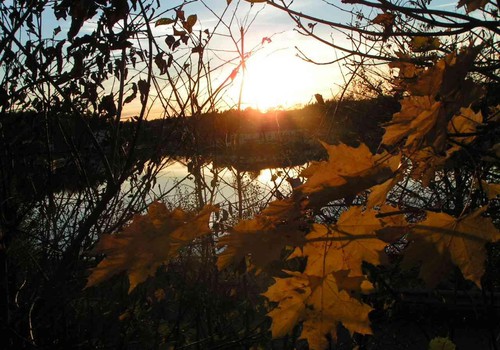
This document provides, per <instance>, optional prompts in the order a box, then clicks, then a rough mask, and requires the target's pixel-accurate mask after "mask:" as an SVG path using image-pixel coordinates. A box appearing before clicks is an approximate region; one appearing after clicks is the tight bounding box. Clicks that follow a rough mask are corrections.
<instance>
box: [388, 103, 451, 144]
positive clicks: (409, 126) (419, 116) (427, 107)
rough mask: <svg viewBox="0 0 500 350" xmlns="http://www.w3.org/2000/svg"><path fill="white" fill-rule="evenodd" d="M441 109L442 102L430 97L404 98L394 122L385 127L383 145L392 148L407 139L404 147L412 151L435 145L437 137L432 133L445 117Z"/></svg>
mask: <svg viewBox="0 0 500 350" xmlns="http://www.w3.org/2000/svg"><path fill="white" fill-rule="evenodd" d="M441 108H442V104H441V102H437V101H435V100H434V99H433V98H431V97H430V96H409V97H406V98H404V99H403V100H402V101H401V110H400V111H399V112H398V113H395V114H394V116H393V118H392V121H390V122H389V123H387V124H386V126H385V134H384V136H383V138H382V143H383V144H384V145H388V146H392V145H396V144H397V143H399V142H400V141H402V140H403V139H405V138H406V141H405V142H404V144H403V145H404V147H405V148H408V149H410V150H414V149H418V148H420V147H422V146H426V145H432V144H434V142H435V139H436V135H435V133H432V134H430V132H431V130H433V129H435V127H436V126H437V125H438V119H439V118H442V117H443V114H442V113H440V112H441ZM445 132H446V130H445V129H444V130H438V133H445ZM428 134H430V135H428Z"/></svg>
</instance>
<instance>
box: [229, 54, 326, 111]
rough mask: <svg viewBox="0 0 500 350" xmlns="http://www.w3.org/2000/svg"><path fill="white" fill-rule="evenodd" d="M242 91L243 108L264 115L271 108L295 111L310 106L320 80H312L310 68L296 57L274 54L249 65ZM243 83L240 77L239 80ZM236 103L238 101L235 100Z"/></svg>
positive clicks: (251, 58)
mask: <svg viewBox="0 0 500 350" xmlns="http://www.w3.org/2000/svg"><path fill="white" fill-rule="evenodd" d="M246 67H247V70H246V72H245V81H244V87H243V96H242V107H243V108H246V107H252V108H256V109H259V110H261V111H266V110H269V109H272V108H284V109H287V108H292V107H294V106H296V105H297V104H304V103H308V102H309V101H310V100H311V98H312V95H311V91H314V85H317V83H318V82H317V80H316V79H314V78H312V75H311V72H309V70H310V69H311V65H308V64H306V63H305V62H303V61H301V60H300V59H298V58H297V57H294V56H290V55H281V54H278V53H274V54H272V55H268V56H258V55H256V56H254V57H250V59H249V60H248V61H247V66H246ZM239 78H240V79H241V75H240V76H239ZM240 82H241V80H240V81H238V82H235V83H236V84H235V86H234V90H233V91H234V93H236V95H237V94H238V93H239V86H240V85H239V84H240ZM236 100H237V97H236Z"/></svg>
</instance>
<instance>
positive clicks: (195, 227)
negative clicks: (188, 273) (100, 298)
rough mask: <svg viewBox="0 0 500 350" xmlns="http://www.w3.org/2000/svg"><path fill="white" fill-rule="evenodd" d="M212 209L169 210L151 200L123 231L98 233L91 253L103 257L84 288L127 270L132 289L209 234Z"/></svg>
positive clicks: (208, 206) (206, 207) (209, 207)
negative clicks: (194, 213)
mask: <svg viewBox="0 0 500 350" xmlns="http://www.w3.org/2000/svg"><path fill="white" fill-rule="evenodd" d="M215 210H217V209H216V208H215V207H213V206H210V205H207V206H205V207H204V208H203V209H202V210H201V211H200V213H199V214H198V215H191V214H189V213H186V212H185V211H183V210H181V209H175V210H173V211H169V210H168V209H167V207H166V206H165V204H163V203H159V202H153V203H152V204H151V205H150V206H149V207H148V212H147V213H146V214H144V215H135V216H134V218H133V219H132V222H131V223H130V225H128V226H127V227H126V228H125V229H124V230H123V232H120V233H117V234H113V235H103V236H101V238H100V240H99V242H98V243H97V246H96V248H95V250H94V252H95V253H98V254H104V255H105V258H104V259H103V260H102V261H101V262H100V263H99V264H98V265H97V267H95V268H93V269H92V273H91V274H90V276H89V277H88V281H87V286H86V288H88V287H91V286H94V285H96V284H98V283H101V282H102V281H105V280H107V279H109V278H110V277H112V276H114V275H116V274H118V273H120V272H123V271H127V273H128V277H129V281H130V288H129V292H131V291H132V290H133V289H134V288H135V287H136V286H137V285H138V284H139V283H142V282H144V281H145V280H146V279H147V278H148V277H149V276H151V275H153V274H154V273H155V272H156V270H157V268H158V267H159V266H160V265H162V264H164V263H167V262H168V261H169V260H170V259H171V258H173V257H175V256H176V255H177V254H178V252H179V249H181V248H182V247H184V246H186V245H187V244H189V243H191V242H192V240H193V239H195V238H197V237H200V236H202V235H205V234H207V233H209V232H210V229H209V227H208V221H209V218H210V215H211V213H212V212H214V211H215Z"/></svg>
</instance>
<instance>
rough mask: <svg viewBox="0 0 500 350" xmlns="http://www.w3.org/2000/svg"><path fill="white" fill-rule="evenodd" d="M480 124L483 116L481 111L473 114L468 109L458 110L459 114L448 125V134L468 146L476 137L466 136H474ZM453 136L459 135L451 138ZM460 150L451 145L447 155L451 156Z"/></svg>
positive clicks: (456, 146)
mask: <svg viewBox="0 0 500 350" xmlns="http://www.w3.org/2000/svg"><path fill="white" fill-rule="evenodd" d="M482 122H483V115H482V114H481V111H479V112H477V113H475V112H474V111H473V110H472V109H471V108H470V107H468V108H460V113H459V114H457V115H455V116H453V118H451V120H450V121H449V123H448V134H452V137H456V140H457V141H458V142H459V143H461V144H464V145H468V144H469V143H471V142H472V141H474V140H475V138H476V136H475V135H467V134H474V133H475V132H476V131H477V127H478V126H479V125H481V123H482ZM453 134H459V135H458V136H453ZM460 134H462V135H460ZM460 148H461V147H460V146H459V145H457V144H453V145H452V147H451V149H449V150H448V151H447V153H448V154H451V153H453V152H455V151H458V150H460Z"/></svg>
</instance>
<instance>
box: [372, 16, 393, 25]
mask: <svg viewBox="0 0 500 350" xmlns="http://www.w3.org/2000/svg"><path fill="white" fill-rule="evenodd" d="M395 18H396V16H395V15H394V14H392V13H380V14H378V15H377V17H375V18H374V19H373V20H372V23H373V24H380V25H383V26H384V27H386V26H390V25H393V24H394V19H395Z"/></svg>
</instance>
